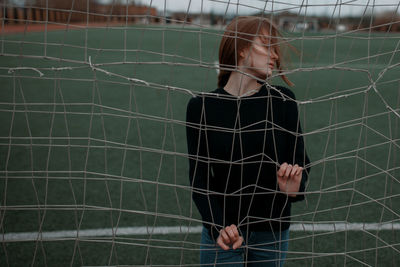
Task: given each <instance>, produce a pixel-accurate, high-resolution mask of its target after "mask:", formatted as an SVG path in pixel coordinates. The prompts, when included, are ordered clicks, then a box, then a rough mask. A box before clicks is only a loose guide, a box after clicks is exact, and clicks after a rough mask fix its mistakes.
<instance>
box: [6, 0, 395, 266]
mask: <svg viewBox="0 0 400 267" xmlns="http://www.w3.org/2000/svg"><path fill="white" fill-rule="evenodd" d="M55 2H56V1H55ZM55 2H52V1H49V0H46V1H25V5H24V6H18V5H17V3H16V2H12V1H6V0H4V1H1V2H0V3H1V10H2V11H1V15H2V23H1V31H0V32H1V38H0V39H1V40H0V42H1V49H0V51H1V53H0V58H1V60H0V79H1V83H2V86H1V88H0V121H1V124H2V127H1V130H0V157H1V158H0V192H1V195H0V201H1V202H0V203H1V204H0V233H1V234H0V239H1V240H2V245H1V249H0V265H2V266H3V265H4V266H14V265H27V264H29V265H31V266H36V265H40V266H53V265H57V264H60V263H62V264H65V265H71V266H124V265H127V266H128V265H129V266H147V265H152V266H166V265H168V266H169V265H170V266H199V265H200V264H199V259H198V255H199V252H200V232H201V229H202V228H201V223H202V220H201V217H200V216H199V213H198V211H197V208H196V206H195V204H194V202H193V201H192V199H191V193H192V191H193V190H196V189H193V188H192V187H191V186H190V183H189V179H188V159H189V158H190V157H192V158H193V157H195V155H188V153H187V148H186V136H185V127H186V126H187V123H186V121H185V111H186V105H187V102H188V101H189V99H190V98H192V97H195V96H200V97H218V98H221V99H223V98H224V96H221V95H217V94H213V93H209V92H210V91H212V90H214V89H215V88H217V86H216V74H217V72H218V71H219V69H220V67H219V66H218V64H217V63H216V59H217V57H218V45H219V41H220V39H221V37H222V34H223V30H224V25H225V24H226V23H227V22H229V21H230V20H231V19H232V18H233V17H234V16H236V15H239V14H243V12H244V11H245V13H246V12H247V13H246V14H257V16H260V17H266V18H269V19H271V20H275V19H277V18H279V17H280V18H281V19H285V18H282V17H283V16H282V14H283V12H291V14H294V15H293V16H290V15H288V16H287V17H288V18H286V19H287V21H288V22H291V19H292V18H293V17H295V18H296V20H295V21H296V23H297V24H295V25H294V26H293V28H291V29H289V30H287V32H286V31H285V34H284V38H283V39H282V43H286V42H287V43H289V44H291V45H293V46H294V47H296V49H297V50H298V55H293V56H292V57H293V58H292V59H293V61H294V62H292V65H293V66H292V67H290V68H287V69H284V72H283V74H285V75H287V76H289V77H290V78H291V80H293V81H294V83H295V84H296V86H295V87H294V88H293V89H292V90H293V91H294V92H295V94H296V100H293V99H290V98H288V97H287V96H284V95H283V97H284V98H287V99H286V100H293V101H296V103H297V106H298V109H299V117H300V120H301V124H302V129H303V133H302V136H303V137H304V139H305V142H306V149H307V151H308V154H309V155H310V158H311V163H310V164H309V166H305V167H311V168H312V172H311V173H310V176H309V181H308V183H307V186H306V192H305V193H304V194H305V201H302V202H300V203H295V204H293V206H292V209H293V210H292V214H291V217H290V219H291V234H290V240H289V251H288V254H287V259H286V262H285V265H286V266H299V265H301V266H324V265H325V266H326V265H335V266H347V265H350V266H353V265H355V266H398V265H400V232H399V231H400V210H399V207H400V180H399V177H400V175H399V174H400V160H399V156H398V155H399V152H400V133H399V130H400V126H399V119H400V79H399V75H398V74H399V68H400V63H399V62H400V35H399V33H398V29H400V26H399V24H400V15H399V6H400V2H399V1H349V2H344V1H311V0H310V1H244V0H241V1H239V0H237V1H223V0H219V1H203V0H196V1H188V2H187V3H186V2H185V6H184V8H183V10H184V11H183V12H181V13H182V14H178V15H177V17H170V16H171V15H170V12H169V8H170V6H171V5H172V2H171V1H167V0H163V1H159V2H160V3H159V2H158V1H141V3H136V6H139V7H143V9H141V10H142V11H140V12H141V13H140V14H139V15H138V14H132V13H130V12H131V11H130V9H129V8H130V7H131V6H133V5H134V3H132V1H120V2H118V1H110V2H109V3H107V5H100V4H97V5H96V3H95V2H92V1H89V0H88V1H80V0H72V1H64V2H67V5H64V6H56V5H55V4H54V3H55ZM136 2H137V1H136ZM141 5H143V6H141ZM101 7H103V9H101ZM195 7H196V8H198V9H196V12H197V14H198V16H197V17H196V18H197V20H195V19H193V20H191V17H192V16H193V14H192V13H194V11H193V10H194V9H195ZM154 8H157V9H158V11H157V12H156V13H154ZM211 8H219V9H218V12H219V13H218V14H216V13H213V12H212V10H211ZM321 8H324V9H326V10H328V11H327V14H328V15H326V16H318V15H316V14H315V10H321ZM349 8H352V10H356V11H357V12H359V13H357V15H354V17H356V19H353V24H355V26H354V27H353V28H352V29H350V28H349V29H346V30H344V31H341V30H339V27H336V26H338V25H340V24H341V23H342V21H350V18H351V17H350V16H349V15H343V14H342V13H345V12H346V10H347V9H349ZM21 10H23V11H22V13H21ZM138 10H139V9H138ZM143 10H144V11H143ZM387 10H390V12H387V13H383V12H384V11H387ZM209 11H211V15H210V14H209ZM31 12H32V14H41V16H42V17H41V18H40V19H38V16H36V18H33V17H29V15H28V14H31ZM34 12H38V13H34ZM118 12H119V13H118ZM138 12H139V11H138ZM20 14H23V15H20ZM285 14H286V13H285ZM382 14H384V16H385V20H384V21H383V20H382V21H381V20H380V19H381V18H382V16H383V15H382ZM32 16H33V15H32ZM212 16H214V18H212ZM82 18H83V19H82ZM210 18H211V19H219V23H220V24H218V25H216V26H211V25H209V22H208V19H210ZM323 18H324V19H325V20H324V21H325V24H324V29H325V30H324V29H320V31H316V32H308V31H306V29H305V28H303V29H300V30H299V31H298V32H294V29H295V27H297V26H299V27H300V26H304V25H305V24H306V22H308V21H310V19H319V20H321V21H322V20H323ZM211 19H210V21H211ZM354 21H355V22H354ZM296 25H297V26H296ZM35 27H42V28H39V30H38V31H36V30H35ZM11 29H13V30H11ZM378 29H381V30H380V32H378V31H377V30H378ZM394 29H397V32H396V31H395V30H394ZM17 30H19V31H20V32H19V33H16V32H15V31H17ZM9 31H10V32H9ZM13 31H14V32H13ZM222 68H223V67H221V69H222ZM279 82H280V81H279V79H278V75H277V74H276V73H274V77H272V79H271V80H269V81H268V84H267V86H269V87H270V88H271V90H275V87H274V86H272V85H269V84H275V83H278V84H279ZM239 121H240V120H239ZM191 126H192V127H197V128H199V127H201V125H191ZM272 127H273V128H272V129H275V127H279V126H276V125H273V124H272ZM213 130H216V131H221V132H223V131H225V132H229V131H230V132H232V130H229V129H225V128H222V127H213ZM265 130H267V129H265ZM280 130H283V131H287V130H285V129H280ZM234 131H238V132H239V133H241V132H243V131H247V130H246V129H244V128H242V127H240V125H239V126H238V128H235V129H234ZM239 136H240V135H239ZM273 145H274V147H275V144H273ZM232 149H233V147H232ZM275 149H277V148H276V147H275ZM231 154H233V151H231ZM196 159H197V160H199V161H200V162H201V161H204V162H211V163H228V164H230V165H231V166H233V165H240V164H242V161H243V160H248V159H245V158H244V157H243V156H242V161H237V162H236V161H230V162H223V161H221V160H219V159H215V158H209V157H207V158H201V157H200V158H199V157H197V158H196ZM273 163H274V164H277V165H278V163H277V162H273ZM199 192H200V191H199ZM200 193H202V194H203V193H204V194H207V193H208V192H200ZM213 193H216V192H213ZM216 194H221V195H223V196H227V195H229V194H227V193H216ZM254 195H255V194H253V196H254ZM259 220H261V221H265V222H268V220H267V219H264V218H259ZM245 247H246V246H245Z"/></svg>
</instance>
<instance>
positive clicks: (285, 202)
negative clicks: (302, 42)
mask: <svg viewBox="0 0 400 267" xmlns="http://www.w3.org/2000/svg"><path fill="white" fill-rule="evenodd" d="M275 88H276V89H272V88H267V87H266V86H263V87H262V88H261V89H260V90H259V91H258V92H257V93H255V94H253V95H251V96H247V97H241V98H238V97H236V96H232V95H230V94H229V93H228V92H226V91H225V90H224V89H222V88H219V89H217V90H215V91H213V92H211V93H214V94H217V95H210V94H200V95H199V96H197V97H194V98H192V99H190V101H189V103H188V106H187V114H186V116H187V117H186V120H187V127H186V130H187V144H188V154H189V178H190V183H191V186H192V188H193V193H192V197H193V200H194V202H195V204H196V206H197V208H198V209H199V211H200V214H201V216H202V220H203V224H204V226H206V227H207V228H209V229H212V230H213V231H212V233H213V236H214V238H215V237H216V235H217V234H218V232H217V231H218V230H219V229H220V228H221V227H224V226H227V225H231V224H235V225H237V226H239V227H240V229H242V230H249V231H281V230H285V229H288V228H289V224H290V206H291V202H294V201H298V200H302V199H304V194H301V193H300V194H298V195H297V196H296V197H288V196H287V195H286V194H283V193H281V192H280V191H279V187H278V184H277V177H276V172H277V170H278V169H279V165H280V164H282V163H284V162H287V163H289V164H296V163H297V164H299V165H300V166H303V167H304V166H305V167H308V164H309V159H308V157H307V154H306V151H305V147H304V142H303V138H302V136H301V135H300V134H301V127H300V122H299V117H298V111H297V104H296V102H295V101H294V99H295V96H294V94H293V92H292V91H290V90H289V89H287V88H285V87H275ZM308 172H309V168H307V169H306V170H305V171H303V177H302V181H301V185H300V192H304V189H305V183H306V180H307V174H308Z"/></svg>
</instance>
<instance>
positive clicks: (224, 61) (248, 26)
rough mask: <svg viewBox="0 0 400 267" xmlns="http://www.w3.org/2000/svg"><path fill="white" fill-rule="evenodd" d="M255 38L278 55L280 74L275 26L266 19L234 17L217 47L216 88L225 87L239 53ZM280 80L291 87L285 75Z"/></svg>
mask: <svg viewBox="0 0 400 267" xmlns="http://www.w3.org/2000/svg"><path fill="white" fill-rule="evenodd" d="M256 37H259V38H260V39H261V40H262V41H263V42H265V43H266V44H268V45H273V46H274V49H275V52H276V53H277V54H278V60H277V61H276V65H277V69H278V71H279V73H281V72H282V61H281V52H280V49H279V45H278V42H279V39H280V38H281V35H280V33H279V31H278V30H277V28H276V27H275V25H273V24H272V23H271V22H270V21H269V20H268V19H266V18H261V17H252V16H246V17H236V18H235V19H234V20H232V22H231V23H229V24H228V26H227V27H226V30H225V33H224V35H223V36H222V40H221V44H220V46H219V65H220V68H221V69H220V72H219V75H218V87H220V88H223V87H224V86H225V85H226V83H227V82H228V79H229V76H230V75H231V72H232V70H234V69H235V68H236V66H237V62H238V61H239V58H240V55H239V53H240V52H241V51H243V50H244V49H246V48H249V47H250V46H251V44H252V41H253V40H254V38H256ZM281 78H282V79H283V80H284V81H285V83H286V84H287V85H289V86H292V85H293V84H292V83H291V82H290V81H289V79H288V78H287V77H286V76H285V75H281Z"/></svg>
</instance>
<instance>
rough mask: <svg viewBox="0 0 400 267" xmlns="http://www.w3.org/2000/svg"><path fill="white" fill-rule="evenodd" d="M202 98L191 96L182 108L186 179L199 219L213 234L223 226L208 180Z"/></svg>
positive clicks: (215, 198)
mask: <svg viewBox="0 0 400 267" xmlns="http://www.w3.org/2000/svg"><path fill="white" fill-rule="evenodd" d="M203 103H204V99H202V98H201V97H194V98H192V99H191V100H190V101H189V103H188V105H187V111H186V137H187V147H188V156H189V179H190V185H191V186H192V198H193V201H194V202H195V204H196V206H197V208H198V210H199V212H200V214H201V216H202V219H203V223H205V225H207V226H208V227H210V228H211V230H212V235H213V238H214V239H215V238H216V237H217V236H218V230H219V229H220V228H221V226H223V209H222V207H221V205H220V203H219V201H218V199H217V196H216V195H215V194H213V192H212V190H210V188H212V186H211V183H212V175H211V170H210V168H211V164H210V159H209V155H208V154H209V153H208V152H207V151H208V149H207V139H206V130H205V123H204V122H205V119H204V116H205V115H204V114H205V111H204V105H203Z"/></svg>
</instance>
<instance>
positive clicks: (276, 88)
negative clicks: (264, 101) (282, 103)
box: [267, 85, 296, 100]
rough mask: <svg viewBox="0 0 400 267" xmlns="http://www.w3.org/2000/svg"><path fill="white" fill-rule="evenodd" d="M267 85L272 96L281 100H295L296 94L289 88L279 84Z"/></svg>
mask: <svg viewBox="0 0 400 267" xmlns="http://www.w3.org/2000/svg"><path fill="white" fill-rule="evenodd" d="M268 86H269V87H270V89H272V90H270V91H271V94H272V95H273V96H276V97H278V98H281V99H282V100H296V96H295V94H294V92H293V91H292V90H291V89H289V88H287V87H285V86H281V85H267V87H268Z"/></svg>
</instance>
